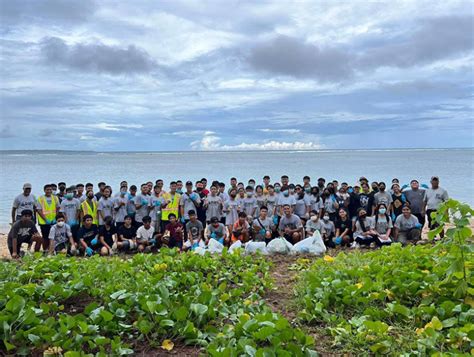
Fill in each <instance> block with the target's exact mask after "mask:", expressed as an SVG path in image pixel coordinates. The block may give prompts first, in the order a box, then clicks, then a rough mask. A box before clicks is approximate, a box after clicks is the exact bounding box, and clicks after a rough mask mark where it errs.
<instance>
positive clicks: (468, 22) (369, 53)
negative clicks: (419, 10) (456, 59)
mask: <svg viewBox="0 0 474 357" xmlns="http://www.w3.org/2000/svg"><path fill="white" fill-rule="evenodd" d="M473 48H474V17H473V16H472V15H463V16H454V15H451V16H442V17H436V18H427V19H422V20H420V21H419V24H418V27H417V28H416V29H415V30H411V31H410V32H409V35H408V36H406V35H405V36H404V35H399V36H398V37H396V38H394V39H392V40H391V41H385V42H384V43H383V44H382V45H380V46H378V47H374V48H368V49H366V50H365V53H364V54H363V55H361V56H360V57H359V59H358V60H357V62H356V64H355V65H356V66H357V67H358V68H360V69H371V68H377V67H382V66H392V67H400V68H405V67H411V66H415V65H418V64H423V63H430V62H433V61H436V60H439V59H443V58H449V57H451V56H453V55H456V54H459V53H464V52H468V51H472V50H473Z"/></svg>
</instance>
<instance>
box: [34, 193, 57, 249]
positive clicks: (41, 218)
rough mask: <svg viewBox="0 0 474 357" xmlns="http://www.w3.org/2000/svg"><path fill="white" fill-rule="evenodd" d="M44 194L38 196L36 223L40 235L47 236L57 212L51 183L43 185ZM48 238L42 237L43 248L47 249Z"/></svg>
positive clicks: (55, 198)
mask: <svg viewBox="0 0 474 357" xmlns="http://www.w3.org/2000/svg"><path fill="white" fill-rule="evenodd" d="M43 189H44V195H43V196H40V197H38V206H39V207H38V211H37V213H38V224H39V226H40V230H41V236H43V237H49V231H50V230H51V227H52V226H53V225H54V224H55V223H56V214H57V213H58V212H59V199H58V198H57V197H56V196H54V195H53V188H52V187H51V185H49V184H48V185H44V188H43ZM48 247H49V239H43V250H48Z"/></svg>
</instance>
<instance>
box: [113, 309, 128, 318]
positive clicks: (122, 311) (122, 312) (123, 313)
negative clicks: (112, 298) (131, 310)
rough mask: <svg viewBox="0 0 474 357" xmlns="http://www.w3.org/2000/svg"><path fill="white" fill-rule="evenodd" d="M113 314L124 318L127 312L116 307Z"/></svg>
mask: <svg viewBox="0 0 474 357" xmlns="http://www.w3.org/2000/svg"><path fill="white" fill-rule="evenodd" d="M115 316H117V317H120V318H124V317H125V316H127V313H126V312H125V310H124V309H117V310H115Z"/></svg>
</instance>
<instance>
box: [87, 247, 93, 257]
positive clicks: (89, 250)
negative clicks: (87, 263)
mask: <svg viewBox="0 0 474 357" xmlns="http://www.w3.org/2000/svg"><path fill="white" fill-rule="evenodd" d="M93 253H94V251H93V250H92V248H90V247H87V248H86V255H87V256H88V257H90V256H92V254H93Z"/></svg>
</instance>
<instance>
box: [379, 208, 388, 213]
mask: <svg viewBox="0 0 474 357" xmlns="http://www.w3.org/2000/svg"><path fill="white" fill-rule="evenodd" d="M385 212H387V210H386V209H385V208H381V209H379V213H380V214H385Z"/></svg>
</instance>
